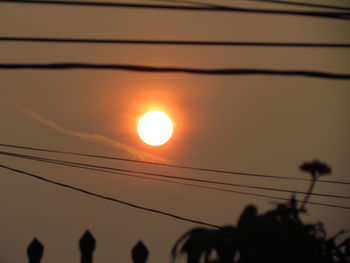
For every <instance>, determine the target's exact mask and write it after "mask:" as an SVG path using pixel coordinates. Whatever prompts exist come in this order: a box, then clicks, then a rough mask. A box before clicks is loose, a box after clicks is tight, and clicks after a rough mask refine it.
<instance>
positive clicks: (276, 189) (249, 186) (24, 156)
mask: <svg viewBox="0 0 350 263" xmlns="http://www.w3.org/2000/svg"><path fill="white" fill-rule="evenodd" d="M0 154H2V155H6V156H10V157H15V158H25V159H31V160H36V161H44V162H45V161H57V160H55V159H49V158H42V157H38V156H33V155H23V154H17V153H11V152H1V151H0ZM58 161H61V160H58ZM63 162H64V163H67V164H72V165H83V166H86V167H92V168H98V169H105V170H111V171H118V172H131V173H137V174H142V175H151V176H156V177H162V178H170V179H179V180H185V181H192V182H200V183H209V184H216V185H225V186H234V187H238V188H247V189H259V190H267V191H275V192H283V193H292V194H304V195H307V194H308V193H307V192H303V191H296V190H289V189H279V188H272V187H261V186H252V185H242V184H235V183H226V182H219V181H212V180H203V179H197V178H192V177H181V176H174V175H169V174H159V173H150V172H142V171H137V170H130V169H121V168H115V167H107V166H100V165H92V164H86V163H79V162H70V161H63ZM311 195H314V196H322V197H331V198H340V199H350V197H349V196H342V195H332V194H322V193H311Z"/></svg>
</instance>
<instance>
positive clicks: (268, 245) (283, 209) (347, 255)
mask: <svg viewBox="0 0 350 263" xmlns="http://www.w3.org/2000/svg"><path fill="white" fill-rule="evenodd" d="M300 169H301V170H302V171H307V172H309V173H310V174H311V175H312V181H311V185H310V187H309V193H308V196H309V195H310V194H311V193H312V190H313V188H314V185H315V182H316V181H317V179H318V178H319V177H320V176H321V175H325V174H330V173H331V169H330V168H329V167H328V166H327V165H326V164H323V163H321V162H318V161H313V162H311V163H305V164H303V165H302V166H301V167H300ZM307 201H308V197H307V198H305V200H304V201H303V205H302V206H301V208H298V201H297V200H296V198H295V197H294V196H292V198H291V199H290V200H289V202H287V203H282V204H277V206H276V208H274V209H272V210H270V211H267V212H266V213H263V214H258V209H257V208H256V207H255V206H253V205H249V206H247V207H246V209H245V210H244V211H243V213H242V214H241V216H240V218H239V220H238V223H237V226H236V227H235V226H224V227H221V228H219V229H206V228H195V229H192V230H190V231H188V232H186V233H185V234H184V235H182V236H181V237H180V239H179V240H178V241H177V242H176V243H175V245H174V246H173V249H172V259H173V262H174V261H176V259H177V257H178V255H180V254H185V255H186V256H187V263H201V262H204V263H214V262H215V263H257V262H259V263H260V262H269V263H350V238H348V239H346V240H344V241H343V242H342V243H340V244H337V242H336V239H337V238H338V237H339V236H340V235H341V234H343V233H344V232H339V233H338V234H337V235H335V236H334V237H331V238H327V234H326V231H325V229H324V226H323V224H322V223H316V224H305V223H303V222H302V220H301V219H300V214H301V213H304V212H305V204H306V203H307Z"/></svg>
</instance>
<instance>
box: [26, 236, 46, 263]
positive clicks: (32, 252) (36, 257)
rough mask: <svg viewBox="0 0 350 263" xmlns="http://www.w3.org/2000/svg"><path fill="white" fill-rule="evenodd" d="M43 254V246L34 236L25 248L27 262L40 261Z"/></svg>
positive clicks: (37, 262)
mask: <svg viewBox="0 0 350 263" xmlns="http://www.w3.org/2000/svg"><path fill="white" fill-rule="evenodd" d="M43 254H44V246H43V245H42V244H41V243H40V241H39V240H37V239H36V238H34V239H33V241H32V242H31V243H30V245H29V246H28V249H27V255H28V258H29V263H40V261H41V258H42V256H43Z"/></svg>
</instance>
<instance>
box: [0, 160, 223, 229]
mask: <svg viewBox="0 0 350 263" xmlns="http://www.w3.org/2000/svg"><path fill="white" fill-rule="evenodd" d="M0 167H1V168H4V169H7V170H10V171H13V172H16V173H19V174H23V175H26V176H30V177H32V178H35V179H38V180H41V181H43V182H46V183H50V184H54V185H58V186H61V187H64V188H68V189H71V190H74V191H78V192H81V193H84V194H87V195H90V196H94V197H98V198H102V199H105V200H109V201H112V202H117V203H119V204H122V205H126V206H129V207H133V208H137V209H141V210H144V211H147V212H151V213H155V214H160V215H164V216H168V217H172V218H175V219H178V220H182V221H186V222H190V223H195V224H200V225H205V226H209V227H214V228H220V226H217V225H213V224H210V223H206V222H204V221H199V220H195V219H191V218H186V217H183V216H178V215H175V214H172V213H168V212H165V211H162V210H158V209H153V208H148V207H144V206H141V205H136V204H134V203H130V202H126V201H123V200H120V199H116V198H112V197H108V196H104V195H100V194H97V193H94V192H91V191H87V190H84V189H81V188H78V187H75V186H72V185H68V184H64V183H59V182H56V181H54V180H51V179H47V178H44V177H41V176H39V175H36V174H33V173H28V172H25V171H23V170H19V169H15V168H12V167H9V166H5V165H2V164H0Z"/></svg>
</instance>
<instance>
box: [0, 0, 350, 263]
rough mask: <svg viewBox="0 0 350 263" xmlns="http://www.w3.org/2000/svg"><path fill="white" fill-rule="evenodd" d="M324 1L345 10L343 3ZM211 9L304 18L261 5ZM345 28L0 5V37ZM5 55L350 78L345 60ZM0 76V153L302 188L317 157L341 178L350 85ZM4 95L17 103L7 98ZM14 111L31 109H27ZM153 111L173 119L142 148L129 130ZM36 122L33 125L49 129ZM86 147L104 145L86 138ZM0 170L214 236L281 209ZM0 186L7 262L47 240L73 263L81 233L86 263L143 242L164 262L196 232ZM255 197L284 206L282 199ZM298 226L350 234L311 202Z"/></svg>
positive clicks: (73, 174) (347, 145) (307, 21)
mask: <svg viewBox="0 0 350 263" xmlns="http://www.w3.org/2000/svg"><path fill="white" fill-rule="evenodd" d="M144 2H147V1H144ZM206 2H208V3H209V2H213V1H210V0H207V1H206ZM322 2H324V3H325V4H333V5H337V4H338V5H346V4H347V5H348V6H349V7H350V5H349V3H345V2H344V1H334V0H332V1H322ZM157 3H158V2H157ZM215 3H221V4H226V5H229V4H231V5H235V6H241V7H254V8H276V7H279V8H286V9H296V8H297V7H288V6H276V5H272V4H267V3H256V2H254V1H227V0H221V1H215ZM298 9H300V10H306V8H301V7H300V8H298ZM348 24H349V22H347V21H342V20H335V19H320V18H305V17H295V16H269V15H254V14H234V13H233V14H231V13H207V12H203V13H201V12H197V13H194V12H179V11H176V12H175V11H164V10H163V11H160V10H158V11H154V10H153V11H152V10H132V9H111V8H92V7H89V8H87V7H61V6H44V5H43V6H34V5H33V6H29V5H19V4H18V5H16V4H4V3H0V35H2V36H33V37H50V36H51V37H86V38H87V37H91V38H126V39H169V40H176V39H178V40H179V39H182V40H213V41H215V40H217V41H221V40H227V41H287V42H334V43H349V42H350V30H349V28H350V27H349V25H348ZM0 50H1V51H0V61H1V62H3V63H5V62H6V63H16V62H18V63H20V62H33V63H34V62H35V63H36V62H37V63H40V62H42V63H46V62H66V61H77V62H95V63H125V64H140V65H152V66H182V67H200V68H224V67H232V68H235V67H237V68H271V69H309V70H320V71H330V72H336V73H348V70H349V68H350V62H349V61H350V52H349V50H348V49H322V48H319V49H306V48H256V47H255V48H253V47H250V48H248V47H193V46H192V47H186V46H182V47H176V46H136V45H135V46H129V45H116V46H113V45H73V44H48V43H46V44H42V43H41V44H38V43H11V42H6V43H5V42H0ZM0 80H1V81H0V96H1V97H2V99H1V100H0V101H1V103H0V118H1V120H2V121H1V129H2V131H1V133H0V143H8V144H18V145H27V146H37V147H43V148H52V149H60V150H65V151H74V152H86V153H94V154H103V155H111V156H119V157H123V158H133V159H135V158H146V159H149V158H151V159H152V158H160V159H162V160H167V161H171V162H173V163H176V164H184V165H191V166H199V167H208V168H218V169H226V170H236V171H246V172H252V173H262V174H272V175H280V176H300V177H305V175H303V174H301V173H300V172H299V170H298V166H299V165H300V164H301V163H302V162H304V161H307V160H312V159H314V158H318V159H319V160H321V161H325V162H327V163H328V164H329V165H330V166H332V168H333V171H334V174H333V175H332V178H331V179H333V180H339V181H341V180H343V181H349V173H350V167H349V156H350V138H349V135H348V134H349V131H350V119H349V112H350V104H349V99H348V98H349V97H350V89H349V87H350V86H349V83H350V82H349V81H346V80H344V81H341V80H322V79H311V78H302V77H268V76H264V77H263V76H244V77H232V76H220V77H219V76H198V75H186V74H148V73H135V72H125V71H111V70H110V71H93V70H72V71H56V72H55V71H31V70H23V71H5V70H3V71H0ZM4 98H5V100H6V99H9V100H11V101H12V102H4V100H3V99H4ZM16 103H18V105H21V106H22V107H24V108H26V109H27V114H26V113H25V111H24V110H20V109H19V107H18V106H16V105H15V104H16ZM153 107H157V108H158V107H159V108H160V109H162V110H164V111H166V112H168V113H169V114H170V115H171V116H172V118H173V120H174V123H175V131H174V136H173V138H172V139H171V140H170V141H169V143H167V144H165V145H164V146H162V147H151V146H147V145H145V144H143V143H141V141H140V140H139V138H138V137H137V133H136V122H137V119H138V118H139V117H140V115H141V114H142V113H144V112H145V111H146V110H148V109H151V108H152V109H153ZM28 112H32V114H28ZM33 116H40V118H42V119H41V120H42V121H40V120H39V118H35V117H33ZM48 123H51V126H50V125H48ZM55 125H56V126H55ZM54 126H55V127H56V128H54ZM57 127H58V128H57ZM76 135H83V136H76ZM89 136H90V137H89ZM91 136H92V137H94V138H96V137H98V138H100V139H93V140H92V139H91ZM82 138H85V139H82ZM86 138H90V139H86ZM101 138H104V139H101ZM106 140H107V141H108V142H109V143H106ZM110 142H113V143H110ZM2 150H5V149H2ZM28 153H29V152H28ZM33 154H34V153H33ZM37 155H39V154H37ZM43 156H44V155H43ZM45 156H48V158H56V157H57V158H61V157H60V156H55V155H45ZM62 158H63V157H62ZM65 158H66V160H72V161H84V162H91V163H93V164H101V165H107V166H113V167H121V168H126V169H137V170H140V171H150V172H159V173H167V174H172V175H174V176H184V177H198V178H203V179H215V180H222V181H226V182H232V183H240V184H249V185H259V186H265V187H272V186H273V187H277V188H279V187H280V188H286V189H287V188H288V189H295V190H299V191H306V190H307V187H308V185H307V184H306V183H302V182H290V181H280V180H275V181H272V180H266V179H263V178H254V179H251V178H246V177H243V176H237V177H232V176H227V175H209V174H203V173H200V172H191V171H184V170H179V169H169V168H153V167H149V166H140V165H136V164H129V163H120V162H112V161H107V160H106V161H96V160H91V159H84V158H73V157H72V158H70V157H65ZM1 163H4V164H5V165H9V166H14V167H17V168H19V169H23V170H27V171H29V172H33V173H37V174H39V175H42V176H45V177H47V178H51V179H54V180H57V181H60V182H64V183H67V184H72V185H75V186H79V187H82V188H85V189H89V190H91V191H95V192H98V193H102V194H105V195H108V196H111V197H115V198H120V199H122V200H126V201H129V202H134V203H137V204H140V205H144V206H147V207H150V208H155V209H161V210H165V211H168V212H171V213H175V214H179V215H182V216H187V217H192V218H196V219H199V220H203V221H207V222H210V223H213V224H218V225H223V224H229V223H231V224H235V223H236V220H237V217H238V215H239V214H240V212H241V211H242V209H243V208H244V207H245V206H246V205H248V204H251V203H254V204H256V205H257V206H258V207H259V209H260V210H261V211H264V210H266V209H268V208H271V207H272V205H273V204H274V201H273V200H269V199H262V198H256V197H253V198H252V197H249V196H244V195H234V194H230V193H223V192H216V191H210V190H203V189H197V188H191V187H186V186H179V185H173V184H168V183H161V182H155V181H146V180H141V179H135V178H128V177H116V176H108V175H101V174H98V173H96V172H90V171H83V170H75V169H73V168H64V167H57V166H52V165H48V164H42V163H35V162H33V161H25V160H15V159H11V158H9V157H1ZM1 175H2V176H1V178H0V180H1V181H0V183H1V191H0V195H1V196H0V205H1V208H2V218H1V220H0V232H1V233H2V234H1V237H0V243H1V244H3V253H2V254H1V255H0V261H2V262H25V260H26V259H25V257H26V252H25V251H26V246H27V245H28V243H29V242H30V240H31V239H32V238H33V237H34V236H36V237H37V238H38V239H40V240H42V242H43V243H44V244H45V249H46V250H45V259H44V260H45V262H50V263H58V262H63V261H66V262H75V261H78V256H79V255H78V250H77V240H78V239H79V237H80V236H81V234H82V233H83V232H84V231H85V230H86V229H90V231H91V232H92V233H93V234H94V235H95V237H96V238H97V242H98V243H97V250H96V254H95V262H112V261H116V260H119V261H120V262H122V261H123V262H131V261H130V255H129V253H130V251H129V249H130V248H131V247H132V246H133V245H134V244H135V243H136V242H137V241H138V240H139V239H142V240H144V242H145V244H146V245H147V246H148V247H149V248H150V250H151V254H150V261H149V262H162V261H163V262H166V261H167V260H168V259H169V256H170V248H171V246H172V245H173V244H174V242H175V240H176V239H177V238H178V237H179V236H180V235H181V234H182V233H183V232H185V231H186V230H188V229H190V228H191V227H194V226H196V225H194V224H190V223H184V222H180V221H176V220H174V219H170V218H167V217H163V216H160V215H154V214H148V213H145V212H142V211H138V210H134V209H131V208H127V207H124V206H121V205H118V204H115V203H111V202H108V201H105V200H99V199H95V198H93V197H87V196H84V195H82V194H79V193H74V192H71V191H69V190H64V189H60V188H57V187H55V186H50V185H46V184H43V183H41V182H37V181H35V180H33V179H29V178H25V177H23V176H20V175H16V174H14V173H12V172H9V171H1ZM247 191H249V190H247ZM316 191H317V192H324V193H331V194H340V195H341V194H342V195H348V193H349V189H348V186H343V185H329V184H318V185H317V186H316ZM250 192H257V191H250ZM259 193H266V194H273V195H276V196H281V197H289V195H288V194H284V195H283V194H279V193H268V192H264V191H260V192H259ZM312 201H318V202H328V203H337V204H339V205H347V206H349V205H350V203H349V201H348V200H330V199H326V198H321V197H313V198H312ZM305 220H308V221H310V222H315V221H320V220H322V221H324V222H325V224H326V228H327V229H328V230H329V232H330V233H335V232H337V231H338V230H340V229H341V228H346V229H348V228H349V227H350V225H349V222H350V212H348V211H346V210H341V209H334V208H324V207H317V206H310V214H309V215H307V216H306V217H305ZM62 251H64V253H62Z"/></svg>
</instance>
